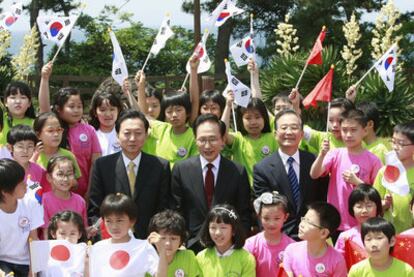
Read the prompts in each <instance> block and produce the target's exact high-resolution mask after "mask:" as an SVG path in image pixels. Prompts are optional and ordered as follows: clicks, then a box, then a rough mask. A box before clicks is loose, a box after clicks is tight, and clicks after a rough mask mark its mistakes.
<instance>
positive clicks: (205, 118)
mask: <svg viewBox="0 0 414 277" xmlns="http://www.w3.org/2000/svg"><path fill="white" fill-rule="evenodd" d="M207 121H209V122H212V123H216V124H217V125H218V126H219V130H220V135H221V137H224V135H225V134H226V124H224V122H223V121H221V120H220V119H218V117H217V116H215V115H214V114H202V115H199V116H198V117H197V118H196V120H195V121H194V123H193V133H194V137H197V130H198V127H199V126H200V125H201V124H202V123H204V122H207Z"/></svg>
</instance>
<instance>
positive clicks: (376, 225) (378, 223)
mask: <svg viewBox="0 0 414 277" xmlns="http://www.w3.org/2000/svg"><path fill="white" fill-rule="evenodd" d="M370 232H372V233H383V234H384V235H385V236H386V237H387V239H388V241H389V242H391V239H392V237H394V236H395V228H394V225H392V223H391V222H388V221H387V220H385V219H384V218H382V217H373V218H370V219H368V220H367V221H365V222H364V223H362V226H361V239H362V242H363V243H364V245H365V241H364V240H365V236H366V235H367V234H368V233H370ZM392 250H393V247H391V248H390V253H391V252H392Z"/></svg>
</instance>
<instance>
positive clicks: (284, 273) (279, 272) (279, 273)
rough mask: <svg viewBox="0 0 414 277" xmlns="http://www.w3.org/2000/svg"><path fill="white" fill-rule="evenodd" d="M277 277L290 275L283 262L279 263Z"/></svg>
mask: <svg viewBox="0 0 414 277" xmlns="http://www.w3.org/2000/svg"><path fill="white" fill-rule="evenodd" d="M276 277H288V275H287V273H286V271H285V269H284V268H283V263H280V264H279V271H278V272H277V276H276Z"/></svg>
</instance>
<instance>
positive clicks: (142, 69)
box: [141, 52, 151, 72]
mask: <svg viewBox="0 0 414 277" xmlns="http://www.w3.org/2000/svg"><path fill="white" fill-rule="evenodd" d="M150 57H151V52H149V53H148V56H147V58H146V59H145V62H144V65H143V66H142V68H141V71H142V72H144V70H145V67H146V66H147V63H148V60H149V59H150Z"/></svg>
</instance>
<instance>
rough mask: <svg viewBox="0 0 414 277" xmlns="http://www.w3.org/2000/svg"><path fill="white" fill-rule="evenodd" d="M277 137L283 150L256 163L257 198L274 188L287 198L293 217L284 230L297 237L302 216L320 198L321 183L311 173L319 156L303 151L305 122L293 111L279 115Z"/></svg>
mask: <svg viewBox="0 0 414 277" xmlns="http://www.w3.org/2000/svg"><path fill="white" fill-rule="evenodd" d="M275 136H276V140H277V141H278V143H279V149H278V151H277V152H275V153H273V155H271V156H269V157H267V158H265V159H263V160H262V161H261V162H259V163H257V164H256V165H255V166H254V168H253V189H254V193H255V196H256V197H259V196H260V195H261V194H262V193H264V192H272V191H278V192H279V193H280V194H282V195H285V196H286V197H287V199H288V204H289V205H288V206H289V218H288V219H287V221H286V222H285V224H284V225H283V231H284V232H285V233H286V234H287V235H289V236H291V237H293V238H297V234H298V227H299V223H300V218H301V217H302V216H303V215H304V214H305V213H306V211H307V208H306V206H307V205H308V204H310V203H311V202H313V201H316V200H317V199H318V195H317V192H318V191H319V190H320V188H319V187H318V185H319V184H318V182H316V181H314V180H313V179H312V178H311V177H310V175H309V172H310V168H311V166H312V163H313V161H314V160H315V157H314V155H313V154H311V153H309V152H305V151H301V150H299V143H300V140H301V139H302V137H303V125H302V120H301V118H300V116H299V115H297V114H296V113H295V112H294V111H293V110H284V111H281V112H279V113H278V114H277V115H276V118H275Z"/></svg>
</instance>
